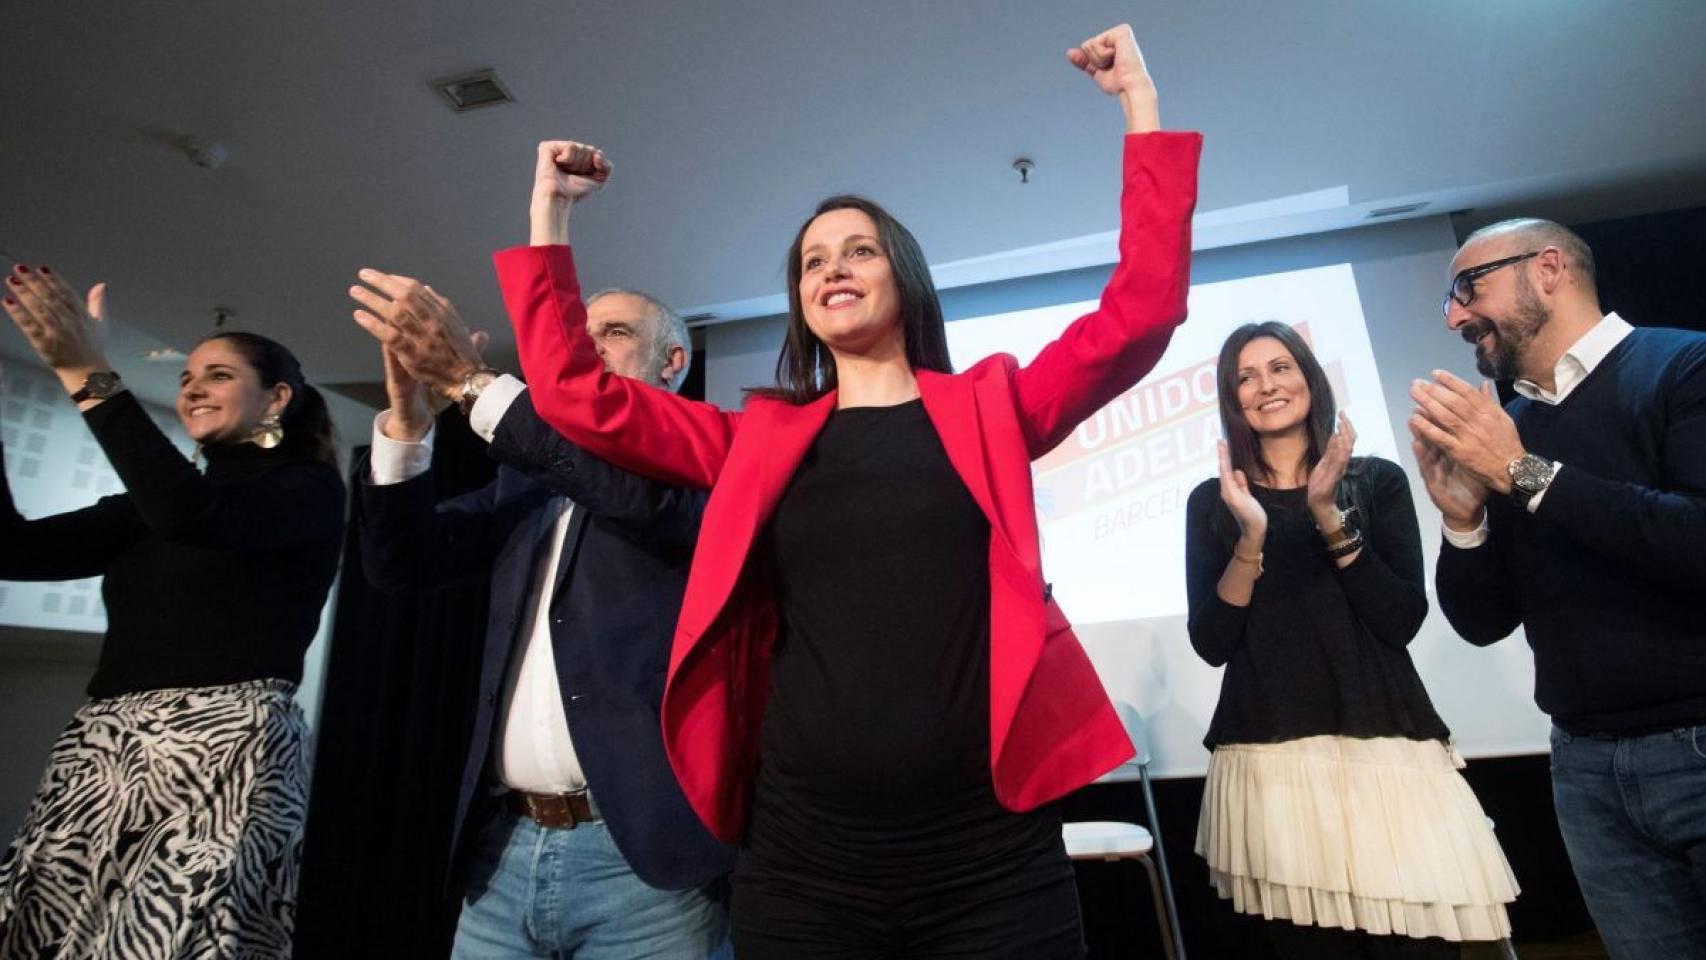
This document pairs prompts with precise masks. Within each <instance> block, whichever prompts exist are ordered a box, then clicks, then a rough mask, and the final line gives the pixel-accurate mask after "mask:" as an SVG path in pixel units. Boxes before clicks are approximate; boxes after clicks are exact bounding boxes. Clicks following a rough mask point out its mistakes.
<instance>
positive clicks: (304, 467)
mask: <svg viewBox="0 0 1706 960" xmlns="http://www.w3.org/2000/svg"><path fill="white" fill-rule="evenodd" d="M7 294H8V296H7V297H6V298H5V309H6V311H7V313H8V314H9V315H10V316H11V318H12V321H13V322H14V323H15V324H17V326H18V329H19V330H20V331H21V332H22V333H23V334H24V336H25V338H26V339H28V340H29V342H30V345H31V346H32V347H33V348H34V349H35V350H36V352H37V354H39V355H40V356H41V358H42V360H43V361H45V362H46V363H47V364H48V365H49V366H50V367H51V368H52V369H53V371H54V373H55V374H56V375H58V377H59V380H60V382H61V383H62V384H63V385H64V387H65V389H66V392H67V393H69V394H70V399H71V400H72V401H73V402H74V403H76V404H77V405H78V408H79V409H80V410H81V411H82V412H83V416H84V419H85V420H86V422H87V423H88V426H89V429H90V431H91V432H92V433H93V434H94V435H95V439H96V440H97V441H98V442H99V443H100V445H101V447H102V449H103V450H104V451H105V452H106V455H107V458H108V459H109V460H110V461H111V462H112V465H113V468H114V470H115V471H117V473H118V475H119V477H120V479H122V480H123V481H124V486H125V492H124V493H122V494H119V495H117V496H110V497H104V498H102V499H101V500H100V501H98V502H97V503H95V504H94V505H93V506H90V507H86V508H84V509H82V510H76V511H72V512H70V513H63V514H59V515H57V516H51V517H44V518H40V519H35V520H26V519H24V518H23V517H22V516H20V515H19V513H18V512H17V510H16V508H14V506H13V504H12V498H11V493H10V490H9V489H8V488H7V487H6V486H5V484H4V482H3V480H0V543H3V544H4V545H5V547H4V551H0V578H5V579H17V580H64V579H73V578H81V577H89V576H95V575H104V577H105V580H104V581H103V583H102V587H101V592H102V597H103V599H104V601H105V603H106V609H107V623H108V629H107V635H106V637H105V638H104V641H103V643H102V646H101V653H100V662H99V665H98V666H97V668H96V671H95V675H94V677H93V678H92V679H91V680H90V681H89V695H90V697H91V698H92V699H90V700H89V702H88V703H86V704H85V705H84V706H83V707H82V708H81V709H79V710H78V711H77V713H76V715H75V716H74V717H73V718H72V720H71V723H70V724H69V725H68V726H67V727H66V728H65V732H64V733H63V734H62V735H61V736H60V738H59V740H58V741H57V742H56V743H55V744H54V746H53V750H52V753H51V754H50V755H49V759H48V768H47V771H46V773H45V774H44V775H43V777H42V781H41V787H40V789H39V791H38V792H37V794H36V798H35V801H34V803H33V804H32V805H31V807H30V810H29V814H28V816H27V819H26V820H25V822H24V825H23V827H22V829H21V830H20V831H19V833H18V836H17V837H16V838H15V839H14V841H13V843H12V845H11V848H10V849H9V850H8V851H7V852H6V855H5V858H4V860H0V956H5V957H14V956H17V957H25V956H29V957H36V956H102V957H123V958H130V957H136V958H144V957H147V958H152V957H163V956H228V955H230V956H235V955H241V956H253V957H262V958H271V957H277V958H284V957H288V956H290V954H291V932H292V924H293V919H294V914H295V896H296V876H297V866H298V860H299V855H300V849H301V840H302V828H303V818H304V814H305V812H306V807H307V800H308V796H307V774H308V770H307V759H306V744H305V741H306V733H307V728H306V724H305V723H304V721H303V717H302V713H301V711H300V710H299V709H298V707H297V706H296V704H295V701H294V699H293V694H294V692H295V689H296V684H297V682H298V681H299V680H300V679H301V676H302V657H303V653H304V652H305V651H306V649H307V647H308V644H309V642H310V641H311V640H312V639H313V636H314V633H315V630H316V629H317V627H318V625H319V614H320V608H321V606H322V605H323V604H324V603H325V599H326V593H327V590H328V589H329V588H330V586H331V582H332V578H333V576H334V574H335V573H336V571H337V561H338V547H339V544H340V543H341V540H342V530H343V482H342V480H341V479H340V478H339V476H338V471H337V468H336V466H335V460H334V458H333V456H332V455H331V450H332V447H331V438H330V426H329V421H328V419H327V416H326V408H325V404H324V402H323V401H322V400H321V398H320V395H319V393H318V392H317V391H316V390H315V389H314V388H313V387H311V386H309V385H308V384H307V383H306V382H305V381H304V380H303V378H302V371H301V368H300V367H299V366H298V365H297V363H296V359H295V357H294V356H292V355H291V354H290V352H289V351H288V350H286V349H285V348H284V347H283V346H281V345H279V344H277V343H275V342H273V341H272V340H268V339H267V338H265V337H260V336H257V335H254V334H245V333H221V334H219V335H217V336H215V337H212V338H209V339H208V340H206V341H203V342H202V343H201V345H199V346H198V347H196V349H195V350H194V351H193V352H192V353H191V354H190V356H189V358H188V359H187V361H186V363H185V370H184V372H183V375H182V377H181V380H180V383H181V388H180V390H179V395H178V400H177V410H178V415H179V417H180V418H181V419H182V420H183V424H184V429H185V430H186V431H188V433H189V434H190V436H191V437H193V438H194V439H195V440H196V442H197V444H198V445H199V447H200V450H201V451H202V452H203V453H204V454H205V456H206V460H207V469H206V472H205V474H203V473H198V472H197V471H196V469H195V468H194V467H192V466H191V465H190V463H189V462H188V461H186V460H185V459H184V457H183V456H182V455H181V454H180V453H179V452H178V451H177V450H176V449H175V448H173V447H172V445H171V442H170V441H169V440H167V439H166V437H165V436H164V435H163V434H162V433H161V432H160V430H159V428H158V427H156V426H155V425H154V422H153V421H152V420H151V419H150V418H149V416H148V414H147V413H146V412H144V410H143V408H142V405H141V404H140V403H138V402H137V400H136V399H135V398H134V397H133V396H132V395H131V394H130V393H129V392H128V391H127V390H125V388H124V384H123V382H122V381H121V380H120V379H119V377H118V375H117V374H116V373H114V372H112V370H111V369H110V367H109V366H108V364H107V361H106V357H105V355H104V352H103V349H102V329H103V328H104V325H105V314H106V296H105V287H104V286H103V285H100V284H97V285H96V286H95V287H94V289H93V290H91V292H90V294H89V296H88V298H87V301H86V306H85V302H84V301H82V300H80V298H77V297H76V296H74V295H73V294H72V292H71V288H70V287H69V285H67V284H66V283H65V282H64V281H63V280H62V279H61V278H59V277H58V276H56V275H55V274H53V273H52V271H51V270H50V269H49V268H47V267H38V268H35V269H31V268H30V267H27V266H22V265H20V266H19V267H18V268H17V270H16V272H15V273H14V274H13V275H11V276H10V277H8V278H7ZM186 851H189V852H190V853H186ZM114 890H122V891H125V893H126V895H125V896H122V897H116V898H115V897H114V895H113V891H114Z"/></svg>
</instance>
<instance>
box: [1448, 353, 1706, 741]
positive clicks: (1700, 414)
mask: <svg viewBox="0 0 1706 960" xmlns="http://www.w3.org/2000/svg"><path fill="white" fill-rule="evenodd" d="M1506 409H1507V410H1508V411H1509V413H1510V415H1511V417H1512V418H1513V419H1515V420H1516V424H1517V431H1518V433H1519V434H1521V436H1522V442H1523V446H1524V447H1526V448H1527V449H1528V450H1529V451H1531V452H1533V453H1536V454H1539V455H1540V456H1543V457H1547V458H1549V459H1552V460H1555V461H1558V462H1559V463H1561V464H1563V469H1562V470H1561V471H1560V472H1559V473H1558V476H1557V479H1556V480H1555V481H1554V482H1553V484H1552V486H1551V488H1550V489H1548V490H1547V492H1546V495H1545V497H1544V498H1542V499H1541V501H1540V508H1539V510H1538V511H1537V512H1536V513H1534V514H1530V513H1528V511H1526V510H1524V509H1523V508H1521V507H1519V506H1517V505H1516V504H1515V503H1514V502H1513V501H1511V500H1509V499H1506V498H1503V497H1494V498H1493V499H1492V500H1491V501H1490V502H1489V504H1488V520H1487V522H1488V524H1489V526H1490V527H1491V536H1490V538H1489V539H1488V541H1487V542H1486V543H1484V544H1482V545H1481V546H1480V547H1477V548H1475V549H1473V550H1460V549H1457V548H1455V547H1452V546H1451V545H1450V544H1449V543H1448V544H1447V545H1446V546H1444V547H1443V548H1442V549H1441V550H1440V556H1439V570H1438V576H1437V578H1436V582H1437V585H1438V588H1439V598H1440V606H1441V607H1442V608H1443V609H1444V610H1445V614H1446V616H1447V617H1448V618H1449V619H1450V620H1451V625H1452V626H1453V627H1455V628H1456V629H1457V632H1458V633H1460V634H1462V635H1463V636H1464V637H1465V638H1467V639H1468V640H1469V642H1471V643H1475V644H1489V643H1493V642H1495V641H1497V640H1500V639H1502V638H1504V637H1505V636H1508V635H1509V634H1510V633H1511V632H1512V631H1514V630H1515V629H1516V628H1517V627H1518V626H1519V625H1521V626H1523V627H1525V628H1526V630H1525V632H1526V634H1527V637H1528V643H1529V646H1531V647H1532V648H1533V649H1534V673H1535V678H1534V699H1535V702H1536V703H1538V704H1539V705H1540V709H1542V710H1544V711H1546V712H1547V713H1549V714H1551V716H1552V719H1553V721H1554V722H1555V723H1557V724H1558V726H1560V727H1562V728H1563V729H1564V730H1566V731H1568V732H1570V733H1574V734H1578V735H1583V734H1593V733H1613V734H1633V733H1643V732H1648V731H1653V730H1664V729H1670V728H1673V727H1680V726H1688V725H1692V724H1698V723H1706V619H1703V618H1702V612H1703V611H1702V607H1701V598H1702V597H1703V596H1706V335H1702V334H1699V333H1689V332H1685V331H1681V330H1664V329H1656V328H1649V329H1638V330H1634V331H1632V332H1631V333H1630V334H1629V335H1628V337H1626V338H1625V339H1624V340H1623V342H1622V343H1620V344H1618V345H1617V347H1616V348H1614V349H1613V350H1612V351H1611V353H1609V354H1607V355H1606V357H1605V359H1604V360H1602V361H1601V362H1600V364H1599V365H1598V366H1597V367H1595V368H1594V370H1593V372H1592V373H1590V374H1589V375H1588V376H1587V378H1586V379H1584V380H1583V381H1582V382H1581V383H1580V384H1579V385H1578V386H1577V387H1576V389H1575V390H1574V391H1572V392H1571V393H1570V395H1569V396H1568V397H1567V398H1565V400H1564V402H1563V403H1561V404H1557V405H1555V406H1554V405H1551V404H1546V403H1536V402H1532V401H1530V400H1527V399H1525V398H1521V397H1519V398H1517V399H1515V400H1512V401H1511V403H1510V404H1509V406H1507V407H1506Z"/></svg>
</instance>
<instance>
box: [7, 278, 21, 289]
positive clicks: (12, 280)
mask: <svg viewBox="0 0 1706 960" xmlns="http://www.w3.org/2000/svg"><path fill="white" fill-rule="evenodd" d="M6 282H7V283H10V284H11V285H12V286H14V287H21V286H23V285H24V281H22V280H19V279H18V278H17V277H7V278H6Z"/></svg>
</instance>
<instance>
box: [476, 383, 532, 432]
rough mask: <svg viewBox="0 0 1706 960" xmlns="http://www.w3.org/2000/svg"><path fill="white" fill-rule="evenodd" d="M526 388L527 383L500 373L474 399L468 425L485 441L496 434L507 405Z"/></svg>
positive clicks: (506, 410)
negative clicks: (478, 396)
mask: <svg viewBox="0 0 1706 960" xmlns="http://www.w3.org/2000/svg"><path fill="white" fill-rule="evenodd" d="M526 390H527V384H525V383H522V382H521V381H520V380H517V379H516V378H514V377H512V376H510V375H509V374H507V373H505V374H500V375H499V376H498V378H497V379H496V380H493V381H492V382H491V383H488V384H486V389H484V390H481V391H480V398H479V399H478V400H475V401H474V408H473V409H472V410H469V411H468V426H469V427H470V428H472V429H473V431H474V432H475V433H477V434H479V435H480V437H481V439H483V440H485V441H486V442H487V443H491V442H492V437H494V436H496V435H497V432H498V423H499V421H501V420H503V418H504V414H505V413H508V412H509V405H510V404H512V403H514V402H515V398H516V397H519V396H521V395H522V393H524V392H525V391H526Z"/></svg>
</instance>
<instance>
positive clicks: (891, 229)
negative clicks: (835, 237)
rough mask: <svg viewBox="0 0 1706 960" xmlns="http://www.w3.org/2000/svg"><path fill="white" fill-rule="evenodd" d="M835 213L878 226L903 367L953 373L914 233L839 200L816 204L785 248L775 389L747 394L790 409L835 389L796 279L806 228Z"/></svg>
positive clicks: (875, 211) (871, 208)
mask: <svg viewBox="0 0 1706 960" xmlns="http://www.w3.org/2000/svg"><path fill="white" fill-rule="evenodd" d="M834 210H858V211H860V212H861V213H863V214H865V215H866V216H868V217H870V218H871V220H872V222H874V223H876V225H877V242H878V243H880V244H882V247H883V252H884V253H885V254H887V256H888V260H889V269H890V271H891V272H892V273H893V274H894V283H895V291H896V293H897V294H898V295H899V297H898V299H899V300H900V325H901V329H902V330H903V331H904V333H905V335H906V362H907V363H909V364H911V365H912V369H914V370H934V371H936V372H938V373H953V372H954V365H953V363H952V361H950V360H949V359H948V335H947V331H946V329H945V328H944V324H943V321H942V303H941V301H940V300H938V299H937V297H936V283H935V281H933V280H931V279H930V265H929V264H928V263H927V262H925V260H924V251H923V250H922V249H921V248H920V247H919V246H918V241H917V240H916V239H915V238H914V237H913V236H912V231H910V230H908V229H906V227H905V226H903V225H902V224H901V222H900V221H899V220H896V219H895V218H894V217H893V216H892V215H891V214H890V213H889V212H888V211H887V210H884V209H883V208H882V207H880V206H878V205H876V204H875V203H873V202H871V201H870V200H867V199H865V198H864V197H856V196H852V195H851V194H840V195H837V196H833V197H830V198H829V199H827V200H824V201H823V202H822V203H820V204H818V205H817V209H816V210H814V211H812V215H811V216H810V217H809V218H807V219H806V222H805V223H802V224H800V229H799V232H797V233H795V234H794V242H793V243H792V244H790V245H789V246H788V262H787V265H786V266H787V274H788V337H787V339H786V340H784V341H783V343H782V352H781V353H780V354H779V355H777V357H776V386H774V387H758V388H754V389H752V390H749V391H747V392H748V393H749V394H752V395H756V396H762V397H770V398H773V399H778V400H786V401H787V402H789V403H810V402H811V401H813V400H816V399H817V398H818V397H821V396H823V395H824V394H826V393H828V392H829V391H831V390H834V389H835V386H836V379H835V358H834V357H833V356H832V355H831V354H830V352H829V347H827V346H825V345H824V342H823V341H822V340H819V339H818V338H817V335H816V334H814V333H812V331H811V328H810V327H808V326H806V311H805V308H804V306H803V305H802V304H801V303H800V275H801V273H802V272H803V269H804V268H803V267H802V266H801V264H800V247H801V245H802V244H804V243H805V237H806V228H808V227H810V226H811V225H812V222H813V221H815V220H816V219H817V218H818V217H821V216H823V215H824V214H826V213H829V212H831V211H834Z"/></svg>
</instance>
